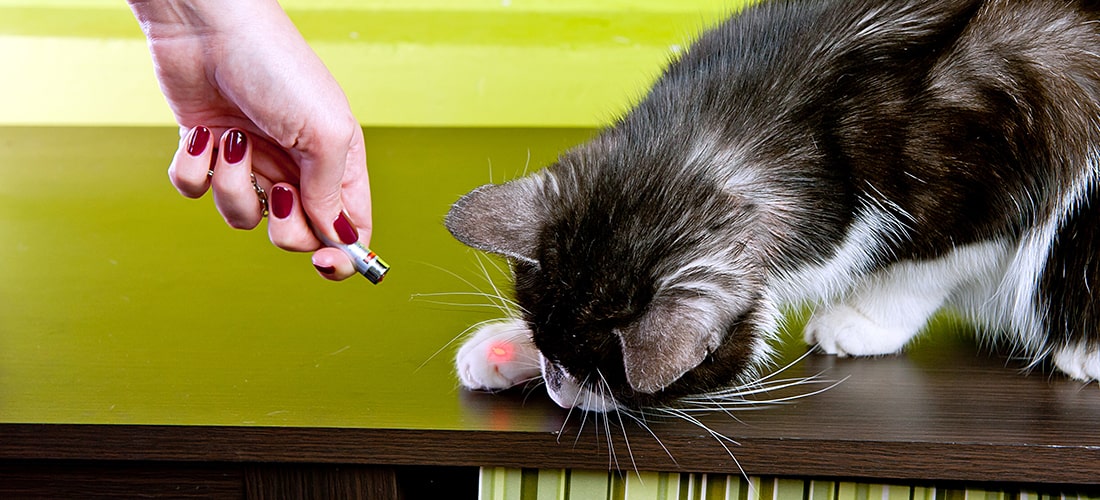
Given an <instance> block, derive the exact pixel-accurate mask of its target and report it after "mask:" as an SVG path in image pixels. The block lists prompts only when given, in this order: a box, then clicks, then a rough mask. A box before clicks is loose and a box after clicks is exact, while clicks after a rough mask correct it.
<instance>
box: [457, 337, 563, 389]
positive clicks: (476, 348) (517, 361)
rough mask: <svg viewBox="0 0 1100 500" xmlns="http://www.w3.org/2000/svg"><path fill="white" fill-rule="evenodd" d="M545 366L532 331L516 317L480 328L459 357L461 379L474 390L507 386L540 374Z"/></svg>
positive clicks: (465, 385) (459, 375)
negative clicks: (533, 339)
mask: <svg viewBox="0 0 1100 500" xmlns="http://www.w3.org/2000/svg"><path fill="white" fill-rule="evenodd" d="M541 366H542V363H541V361H540V357H539V352H538V349H536V348H535V344H534V342H532V341H531V330H529V329H528V328H527V325H526V324H525V323H524V322H523V321H520V320H516V319H505V320H500V321H496V322H493V323H489V324H486V325H483V326H482V327H480V328H478V329H477V331H476V332H474V334H473V335H472V336H471V337H470V338H469V339H468V340H466V342H465V343H463V344H462V347H460V348H459V349H458V355H457V356H455V368H456V370H457V371H458V379H459V381H461V382H462V385H463V386H464V387H466V388H467V389H473V390H487V391H493V390H500V389H507V388H509V387H512V386H514V385H517V384H521V383H523V382H526V381H528V380H531V379H533V378H536V377H538V376H539V375H540V373H541Z"/></svg>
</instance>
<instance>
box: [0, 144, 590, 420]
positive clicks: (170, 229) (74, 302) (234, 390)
mask: <svg viewBox="0 0 1100 500" xmlns="http://www.w3.org/2000/svg"><path fill="white" fill-rule="evenodd" d="M588 133H589V132H587V131H577V130H541V131H540V130H502V129H479V130H457V129H434V130H425V129H400V130H389V129H369V130H367V131H366V137H367V142H368V149H369V153H368V155H369V158H368V161H369V162H370V166H371V181H372V186H373V190H374V213H375V217H376V218H375V235H374V238H373V241H372V243H371V246H372V248H373V249H375V250H376V251H378V252H379V253H380V254H381V255H382V256H383V257H384V258H385V259H386V260H387V261H388V262H389V264H391V265H392V266H393V270H392V272H391V274H390V276H389V277H388V278H387V280H386V282H385V283H383V284H382V285H379V286H372V285H370V284H369V283H368V282H366V280H362V279H355V280H349V281H347V282H343V283H330V282H326V281H325V280H323V279H320V278H319V277H317V276H316V272H315V270H314V269H313V266H312V265H311V264H310V260H309V257H308V256H307V255H304V254H293V253H287V252H283V251H281V250H278V249H276V248H274V247H273V246H271V244H270V243H269V242H268V241H267V235H266V232H265V231H264V229H263V227H262V226H261V227H260V228H259V229H257V230H255V231H236V230H233V229H230V228H228V227H227V226H225V224H224V223H223V222H222V220H221V217H220V216H219V215H218V214H217V212H216V211H215V210H214V207H213V203H212V201H211V199H210V197H209V196H207V197H205V198H202V199H199V200H187V199H184V198H182V197H180V196H179V195H178V194H177V193H176V192H175V190H174V189H173V188H172V187H171V185H170V184H169V183H168V181H167V178H166V175H165V170H166V167H167V165H168V161H169V159H170V157H171V155H172V152H173V151H174V149H175V147H176V144H177V141H178V139H177V132H176V131H175V130H174V129H165V128H157V129H142V128H115V129H87V128H71V129H70V128H25V129H24V128H0V178H2V179H3V182H0V276H2V277H3V279H2V280H0V332H2V335H0V422H43V423H102V424H179V425H289V426H331V427H397V428H439V429H457V428H461V429H477V428H482V429H498V428H501V427H506V428H514V429H522V428H527V429H535V430H555V431H556V430H558V429H560V426H561V422H560V418H562V415H561V414H560V413H559V412H557V411H555V410H553V408H552V407H551V406H550V405H551V404H550V403H545V404H535V403H534V402H532V404H529V405H525V406H524V407H522V408H504V407H501V406H499V405H495V406H494V405H481V404H477V402H478V401H480V400H479V398H480V397H481V396H483V395H479V394H470V393H467V392H465V391H459V390H456V378H455V376H454V374H453V367H452V355H453V352H454V349H455V348H457V346H456V345H455V344H453V343H452V340H453V339H455V338H456V336H458V335H459V334H460V333H461V332H462V331H463V330H464V329H465V328H466V327H467V326H469V325H471V324H473V323H476V322H478V321H481V320H485V319H488V318H491V317H494V316H498V313H496V312H495V310H494V309H492V308H487V307H485V306H486V305H488V302H489V301H488V299H485V298H484V297H469V296H466V295H449V294H466V293H469V292H474V291H476V289H477V288H480V289H481V290H486V289H488V288H489V287H488V286H487V283H486V282H485V280H484V276H485V274H484V272H483V271H482V269H481V267H480V266H479V264H478V262H479V261H478V258H477V255H476V253H474V252H471V251H469V250H467V249H466V248H465V247H463V246H462V245H461V244H459V243H457V242H456V241H454V240H453V239H452V238H451V237H450V235H449V234H448V233H447V231H446V230H445V229H444V228H443V226H442V223H441V221H442V217H443V215H444V214H445V213H446V211H447V209H448V207H449V205H450V203H452V202H453V201H454V200H455V199H457V198H458V197H459V196H460V195H461V194H463V193H464V192H466V191H468V190H470V189H472V188H474V187H476V186H478V185H480V184H482V183H485V182H488V181H489V180H490V178H492V179H493V180H496V181H501V180H503V179H505V178H508V177H514V176H517V175H519V174H520V173H521V172H522V171H523V170H524V169H525V168H526V167H527V166H528V165H530V168H536V167H537V166H539V165H542V164H545V163H546V162H548V161H550V160H551V159H553V158H554V157H555V156H556V155H557V153H558V152H559V151H560V150H562V149H564V148H566V147H568V146H569V145H571V144H573V143H576V142H578V141H580V140H581V139H582V138H583V137H585V136H586V135H587V134H588ZM490 165H492V167H491V168H490ZM467 281H468V283H467ZM436 294H444V295H443V296H437V295H436ZM395 381H400V383H395ZM533 399H536V400H537V398H533ZM471 401H473V403H471ZM426 408H430V411H426Z"/></svg>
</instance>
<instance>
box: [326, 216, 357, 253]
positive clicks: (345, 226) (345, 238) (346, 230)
mask: <svg viewBox="0 0 1100 500" xmlns="http://www.w3.org/2000/svg"><path fill="white" fill-rule="evenodd" d="M332 228H333V229H335V230H336V235H337V236H339V237H340V241H341V242H343V243H344V244H345V245H350V244H352V243H355V242H357V241H359V231H357V230H356V229H355V226H353V225H351V221H349V220H348V216H347V215H344V212H340V215H337V216H336V220H334V221H332Z"/></svg>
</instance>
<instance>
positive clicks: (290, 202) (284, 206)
mask: <svg viewBox="0 0 1100 500" xmlns="http://www.w3.org/2000/svg"><path fill="white" fill-rule="evenodd" d="M268 201H269V202H270V203H271V215H274V216H275V217H276V218H278V219H285V218H287V217H288V216H289V215H290V209H292V208H294V193H291V192H290V190H289V189H287V188H286V187H285V186H275V187H274V188H273V189H272V190H271V197H270V198H269V199H268Z"/></svg>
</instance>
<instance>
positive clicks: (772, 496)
mask: <svg viewBox="0 0 1100 500" xmlns="http://www.w3.org/2000/svg"><path fill="white" fill-rule="evenodd" d="M480 498H481V500H604V499H606V500H724V499H729V500H1092V499H1100V491H1096V490H1093V491H1089V492H1082V491H1065V490H1063V491H1057V490H1055V491H1049V490H1046V489H1044V490H1043V491H1029V490H1027V489H1026V488H1020V487H1007V488H993V487H989V486H980V485H959V484H951V485H946V486H936V485H921V486H908V485H904V484H871V483H856V482H844V481H817V480H807V479H788V478H777V477H767V476H765V477H757V476H750V477H749V478H748V479H747V480H746V479H745V478H744V477H742V476H738V475H727V474H688V473H674V472H641V473H629V474H624V475H620V474H619V473H617V472H608V471H582V470H562V469H510V468H503V467H496V468H492V467H483V468H482V469H481V494H480Z"/></svg>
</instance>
